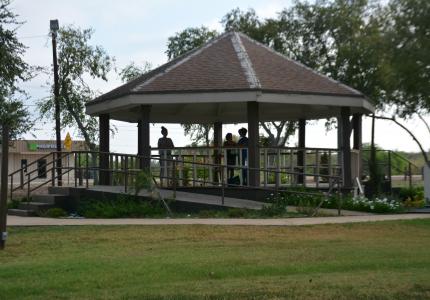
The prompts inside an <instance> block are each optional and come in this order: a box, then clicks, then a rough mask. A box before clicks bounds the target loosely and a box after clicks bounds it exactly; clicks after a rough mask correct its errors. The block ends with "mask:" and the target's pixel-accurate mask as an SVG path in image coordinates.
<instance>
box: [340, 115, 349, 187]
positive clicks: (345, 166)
mask: <svg viewBox="0 0 430 300" xmlns="http://www.w3.org/2000/svg"><path fill="white" fill-rule="evenodd" d="M350 114H351V109H350V108H349V107H342V108H341V113H340V119H341V127H342V129H341V132H342V147H341V151H342V179H343V188H344V191H345V192H349V190H350V189H351V188H352V178H351V145H350V137H351V122H350V120H349V117H350Z"/></svg>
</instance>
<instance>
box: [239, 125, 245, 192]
mask: <svg viewBox="0 0 430 300" xmlns="http://www.w3.org/2000/svg"><path fill="white" fill-rule="evenodd" d="M247 133H248V130H247V129H246V128H243V127H242V128H241V129H239V136H240V139H239V141H238V142H237V145H238V146H239V147H246V149H242V150H241V151H242V162H241V164H242V167H244V166H246V165H247V164H248V163H247V162H248V138H247V137H246V134H247ZM242 183H243V185H248V170H247V169H246V168H243V169H242Z"/></svg>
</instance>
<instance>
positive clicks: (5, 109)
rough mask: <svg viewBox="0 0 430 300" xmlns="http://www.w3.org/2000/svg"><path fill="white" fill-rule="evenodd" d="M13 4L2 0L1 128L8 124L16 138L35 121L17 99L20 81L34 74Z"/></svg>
mask: <svg viewBox="0 0 430 300" xmlns="http://www.w3.org/2000/svg"><path fill="white" fill-rule="evenodd" d="M10 5H11V1H9V0H0V131H2V128H3V126H5V125H7V126H8V128H9V138H11V139H14V138H16V136H17V135H20V134H22V133H24V132H26V131H28V130H29V129H30V128H31V127H32V125H33V124H32V123H33V122H32V120H31V118H30V113H29V111H28V110H27V109H26V108H25V107H24V105H23V103H22V101H21V100H19V99H17V98H16V97H17V95H18V94H24V92H23V91H22V90H21V89H20V88H19V84H20V83H21V82H22V81H26V80H28V79H29V78H30V77H31V70H30V66H29V65H28V64H27V63H26V62H25V61H24V59H23V56H24V53H25V48H26V47H25V46H24V44H22V43H21V42H19V41H18V38H17V36H16V30H17V28H18V27H19V26H21V25H22V24H23V23H22V22H19V21H17V19H16V18H17V15H16V14H14V13H13V12H12V11H11V10H10ZM14 27H15V28H14ZM2 140H3V137H2Z"/></svg>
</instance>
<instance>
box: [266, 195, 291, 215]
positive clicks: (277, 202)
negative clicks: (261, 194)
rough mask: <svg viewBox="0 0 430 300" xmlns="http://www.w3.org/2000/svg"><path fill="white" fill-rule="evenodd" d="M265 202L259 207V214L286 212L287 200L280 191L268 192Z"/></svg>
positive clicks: (282, 213) (281, 213)
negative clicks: (268, 195)
mask: <svg viewBox="0 0 430 300" xmlns="http://www.w3.org/2000/svg"><path fill="white" fill-rule="evenodd" d="M266 200H267V202H268V203H269V204H266V205H264V206H263V208H262V209H261V214H262V215H264V216H268V217H274V216H282V215H285V214H286V213H287V205H288V200H287V197H286V196H285V195H284V194H282V193H277V194H276V195H275V194H270V197H268V198H267V199H266Z"/></svg>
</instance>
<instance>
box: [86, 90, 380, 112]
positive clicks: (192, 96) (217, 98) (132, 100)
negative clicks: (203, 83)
mask: <svg viewBox="0 0 430 300" xmlns="http://www.w3.org/2000/svg"><path fill="white" fill-rule="evenodd" d="M251 101H257V102H261V103H279V104H299V105H314V106H315V105H316V106H334V107H342V106H349V107H359V108H363V109H364V110H365V111H368V112H373V111H374V110H375V108H374V107H373V105H372V104H371V103H370V102H369V101H367V100H366V99H365V98H362V97H352V96H326V95H304V94H280V93H265V92H263V93H260V91H249V92H248V91H244V92H222V93H210V92H206V93H181V94H134V95H128V96H125V97H121V98H117V99H113V100H107V101H103V102H101V103H97V104H93V105H89V106H87V107H86V113H87V114H89V115H99V114H102V113H109V112H110V111H116V110H124V109H128V108H132V107H136V106H139V105H158V104H185V103H192V104H193V103H209V104H210V103H226V102H227V103H229V102H235V103H238V102H251Z"/></svg>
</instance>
